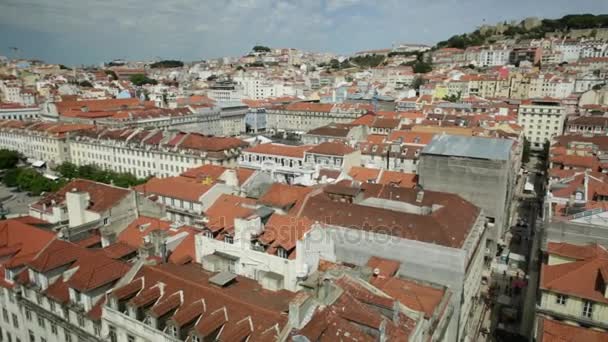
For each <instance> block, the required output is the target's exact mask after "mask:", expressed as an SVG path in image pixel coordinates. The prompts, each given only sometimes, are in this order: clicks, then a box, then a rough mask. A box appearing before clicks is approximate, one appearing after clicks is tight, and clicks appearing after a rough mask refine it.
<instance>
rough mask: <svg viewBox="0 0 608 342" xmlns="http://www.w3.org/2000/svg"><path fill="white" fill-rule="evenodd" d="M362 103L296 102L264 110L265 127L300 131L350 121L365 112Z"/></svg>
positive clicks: (279, 130)
mask: <svg viewBox="0 0 608 342" xmlns="http://www.w3.org/2000/svg"><path fill="white" fill-rule="evenodd" d="M365 107H366V106H364V105H357V104H352V105H351V104H335V105H334V104H321V103H307V102H296V103H291V104H288V105H285V106H280V107H274V108H268V109H267V110H266V129H267V130H269V131H271V132H283V131H288V132H301V133H302V134H304V133H305V132H308V131H310V130H312V129H315V128H318V127H322V126H327V125H330V124H339V123H350V122H352V121H353V120H355V119H357V118H358V117H360V116H361V115H363V114H366V113H367V109H366V108H365Z"/></svg>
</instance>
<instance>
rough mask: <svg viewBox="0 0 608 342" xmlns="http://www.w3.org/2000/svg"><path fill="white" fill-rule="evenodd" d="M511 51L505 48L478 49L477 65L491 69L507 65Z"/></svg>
mask: <svg viewBox="0 0 608 342" xmlns="http://www.w3.org/2000/svg"><path fill="white" fill-rule="evenodd" d="M510 55H511V49H509V48H506V47H502V48H499V47H494V46H490V48H485V49H480V50H479V54H478V55H477V60H476V62H477V65H478V66H480V67H492V66H499V65H506V64H508V63H509V57H510Z"/></svg>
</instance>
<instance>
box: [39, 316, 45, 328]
mask: <svg viewBox="0 0 608 342" xmlns="http://www.w3.org/2000/svg"><path fill="white" fill-rule="evenodd" d="M38 325H39V326H40V327H42V328H44V318H42V316H40V315H38Z"/></svg>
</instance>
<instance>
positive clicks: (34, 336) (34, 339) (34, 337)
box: [28, 330, 36, 342]
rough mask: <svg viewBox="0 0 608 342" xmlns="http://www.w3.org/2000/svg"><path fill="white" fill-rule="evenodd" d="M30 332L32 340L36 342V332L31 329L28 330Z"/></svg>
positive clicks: (31, 341)
mask: <svg viewBox="0 0 608 342" xmlns="http://www.w3.org/2000/svg"><path fill="white" fill-rule="evenodd" d="M28 333H29V335H30V342H36V335H34V332H33V331H31V330H28Z"/></svg>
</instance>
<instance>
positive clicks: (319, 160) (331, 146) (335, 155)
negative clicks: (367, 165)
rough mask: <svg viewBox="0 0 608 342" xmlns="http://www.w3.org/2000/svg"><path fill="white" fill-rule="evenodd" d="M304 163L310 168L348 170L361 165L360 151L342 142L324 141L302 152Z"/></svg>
mask: <svg viewBox="0 0 608 342" xmlns="http://www.w3.org/2000/svg"><path fill="white" fill-rule="evenodd" d="M304 165H305V167H308V168H312V169H315V170H316V169H330V170H337V171H345V172H348V171H349V170H350V169H351V168H352V167H354V166H359V165H361V151H359V150H356V149H354V148H352V147H350V146H348V145H346V144H345V143H342V142H324V143H321V144H319V145H317V146H314V147H312V148H311V149H308V150H306V151H305V152H304Z"/></svg>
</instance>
